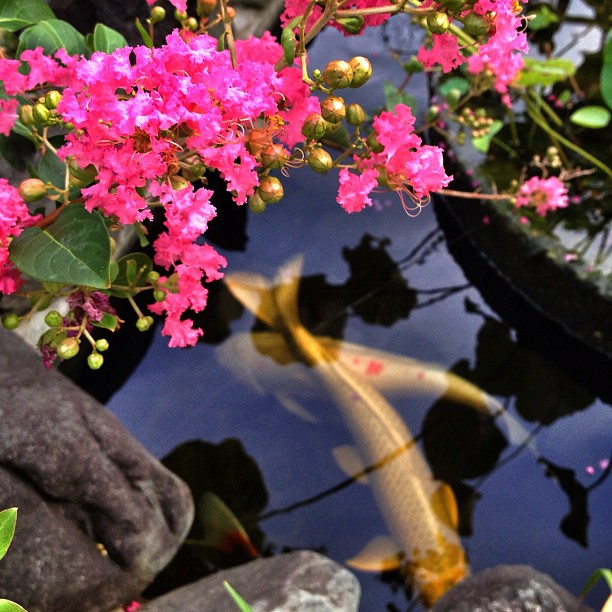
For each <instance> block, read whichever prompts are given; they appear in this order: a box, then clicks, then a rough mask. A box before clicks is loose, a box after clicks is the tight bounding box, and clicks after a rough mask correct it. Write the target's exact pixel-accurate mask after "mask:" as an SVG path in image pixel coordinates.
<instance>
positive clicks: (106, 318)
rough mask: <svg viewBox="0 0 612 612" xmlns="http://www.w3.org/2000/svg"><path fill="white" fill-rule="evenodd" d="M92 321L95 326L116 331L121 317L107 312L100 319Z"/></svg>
mask: <svg viewBox="0 0 612 612" xmlns="http://www.w3.org/2000/svg"><path fill="white" fill-rule="evenodd" d="M90 321H91V319H90ZM91 323H92V325H93V326H94V327H101V328H102V329H109V330H110V331H113V332H114V331H115V330H116V329H117V326H118V325H119V317H116V316H115V315H112V314H109V313H108V312H105V313H104V314H103V315H102V318H101V319H100V320H99V321H91Z"/></svg>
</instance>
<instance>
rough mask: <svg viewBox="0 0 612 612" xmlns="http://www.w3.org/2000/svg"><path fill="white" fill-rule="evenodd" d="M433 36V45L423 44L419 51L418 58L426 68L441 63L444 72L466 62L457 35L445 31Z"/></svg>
mask: <svg viewBox="0 0 612 612" xmlns="http://www.w3.org/2000/svg"><path fill="white" fill-rule="evenodd" d="M431 38H432V45H431V47H429V48H427V47H425V46H421V48H420V49H419V51H418V53H417V60H418V61H419V62H421V63H422V64H423V66H425V68H432V67H433V66H436V65H439V66H441V67H442V71H443V72H450V71H451V70H454V69H455V68H457V67H458V66H461V64H463V62H465V57H464V56H463V55H462V54H461V49H460V47H459V42H458V40H457V37H456V36H454V35H453V34H451V33H450V32H445V33H444V34H432V37H431Z"/></svg>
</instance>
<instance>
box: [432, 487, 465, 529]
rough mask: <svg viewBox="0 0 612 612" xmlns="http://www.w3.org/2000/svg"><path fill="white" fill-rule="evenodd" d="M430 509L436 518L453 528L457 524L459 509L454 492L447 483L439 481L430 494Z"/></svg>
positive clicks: (455, 527)
mask: <svg viewBox="0 0 612 612" xmlns="http://www.w3.org/2000/svg"><path fill="white" fill-rule="evenodd" d="M431 509H432V510H433V513H434V514H435V515H436V517H437V518H438V520H439V521H440V522H441V523H443V524H444V525H446V526H448V527H450V528H451V529H453V530H455V531H456V530H457V527H458V526H459V509H458V508H457V500H456V499H455V494H454V493H453V490H452V489H451V487H450V486H449V485H447V484H446V483H445V482H440V483H439V486H438V488H437V489H436V490H435V491H434V492H433V494H432V496H431Z"/></svg>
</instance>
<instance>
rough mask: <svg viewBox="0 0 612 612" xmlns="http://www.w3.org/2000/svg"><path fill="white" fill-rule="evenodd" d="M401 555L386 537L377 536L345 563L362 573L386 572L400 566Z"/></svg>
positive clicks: (392, 542) (395, 545)
mask: <svg viewBox="0 0 612 612" xmlns="http://www.w3.org/2000/svg"><path fill="white" fill-rule="evenodd" d="M403 557H404V555H403V553H402V552H401V551H400V549H399V547H398V546H397V544H396V543H395V542H394V541H393V540H392V539H391V538H389V537H388V536H379V537H377V538H374V539H373V540H372V541H371V542H369V543H368V544H367V545H366V546H365V548H363V549H362V550H361V551H360V552H358V553H357V555H355V556H354V557H352V558H351V559H348V560H347V561H346V564H347V565H348V566H349V567H352V568H354V569H358V570H361V571H362V572H388V571H391V570H394V569H397V568H398V567H400V565H401V564H402V560H403Z"/></svg>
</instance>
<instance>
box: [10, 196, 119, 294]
mask: <svg viewBox="0 0 612 612" xmlns="http://www.w3.org/2000/svg"><path fill="white" fill-rule="evenodd" d="M9 252H10V257H11V260H12V262H13V263H14V264H15V266H16V267H17V268H19V270H21V271H22V272H23V273H24V274H26V275H27V276H30V277H32V278H36V279H38V280H41V281H47V282H53V283H65V284H70V285H83V286H86V287H95V288H96V289H106V288H107V287H109V285H110V239H109V236H108V230H107V229H106V224H105V223H104V219H103V218H102V217H101V216H100V214H99V213H97V212H95V211H94V212H92V213H88V212H87V211H86V210H85V208H84V207H83V206H81V205H77V204H72V205H70V206H68V207H67V208H66V209H64V210H63V211H62V212H61V213H60V215H59V217H58V218H57V220H56V221H55V222H54V223H52V224H51V225H49V227H47V228H45V229H41V228H40V227H29V228H27V229H26V230H24V231H23V232H22V233H21V234H20V235H19V236H17V238H15V239H14V240H13V241H12V242H11V245H10V249H9Z"/></svg>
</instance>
